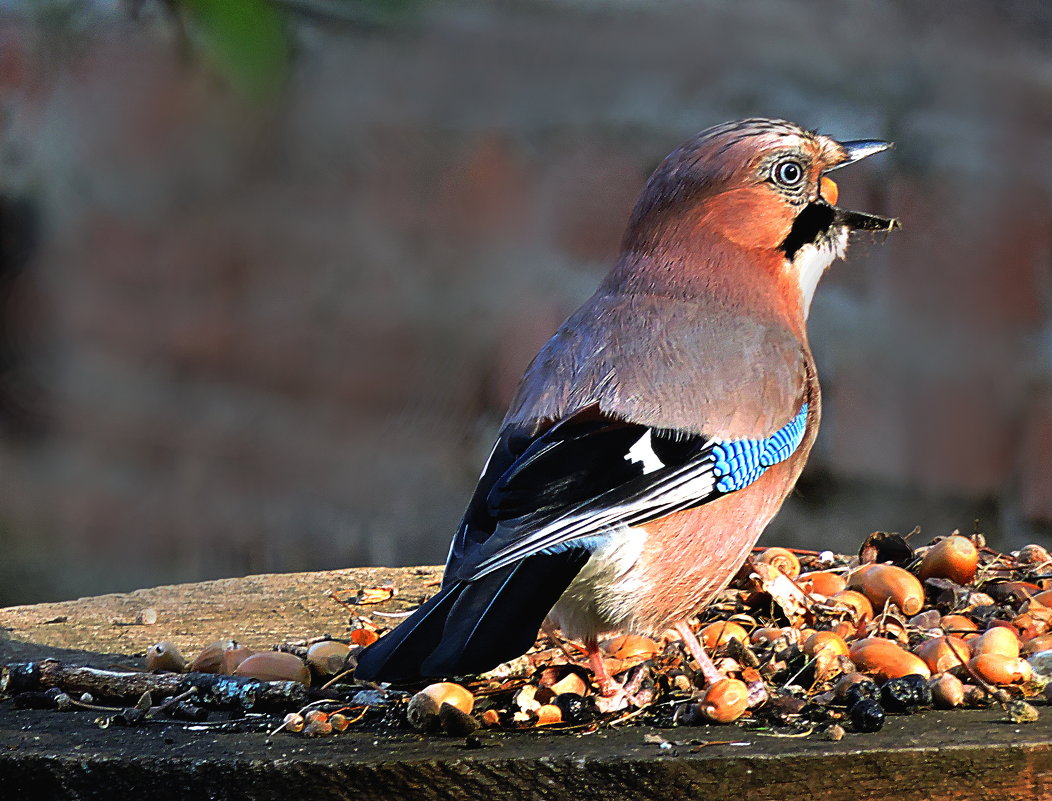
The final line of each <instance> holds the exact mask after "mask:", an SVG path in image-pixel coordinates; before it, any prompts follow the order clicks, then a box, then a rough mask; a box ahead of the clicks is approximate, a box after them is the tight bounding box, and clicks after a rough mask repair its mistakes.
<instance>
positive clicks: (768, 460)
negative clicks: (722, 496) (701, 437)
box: [712, 403, 807, 492]
mask: <svg viewBox="0 0 1052 801" xmlns="http://www.w3.org/2000/svg"><path fill="white" fill-rule="evenodd" d="M806 424H807V404H806V403H805V404H804V405H803V406H802V407H801V408H800V411H799V412H798V413H797V415H796V417H794V418H793V419H792V420H790V421H789V422H788V423H786V424H785V425H784V426H782V427H781V428H780V429H778V430H777V431H775V432H774V433H773V434H771V436H769V437H766V438H765V439H736V440H731V441H730V442H717V443H714V444H713V446H712V455H713V458H715V460H716V464H715V465H713V468H712V472H713V475H714V476H715V477H716V489H718V490H719V491H720V492H735V491H736V490H740V489H742V488H743V487H747V486H748V485H749V484H752V483H753V482H754V481H755V480H756V479H758V478H759V477H760V476H762V475H763V473H764V471H765V470H767V468H768V467H771V466H772V465H776V464H778V463H779V462H784V461H785V460H786V459H788V458H789V457H790V456H791V455H792V453H793V451H795V450H796V449H797V448H798V447H799V446H800V443H801V441H803V438H804V428H805V426H806Z"/></svg>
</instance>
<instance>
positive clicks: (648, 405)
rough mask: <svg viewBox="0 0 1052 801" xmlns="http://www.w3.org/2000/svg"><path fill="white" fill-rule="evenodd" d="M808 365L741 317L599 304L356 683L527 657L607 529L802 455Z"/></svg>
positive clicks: (530, 380)
mask: <svg viewBox="0 0 1052 801" xmlns="http://www.w3.org/2000/svg"><path fill="white" fill-rule="evenodd" d="M809 359H810V354H809V353H808V352H807V350H806V344H803V343H801V341H800V340H799V339H797V338H795V337H793V336H792V335H791V334H790V332H786V331H782V330H780V329H778V328H777V327H771V326H769V325H763V324H762V323H757V322H755V321H752V320H750V319H749V318H748V316H747V315H742V314H740V313H735V311H734V310H733V309H727V308H718V307H717V308H711V309H699V308H698V307H697V305H696V304H695V305H690V304H687V303H681V302H677V301H676V300H675V299H670V298H655V297H646V296H639V297H608V296H604V295H603V294H602V292H600V293H597V295H596V296H595V297H594V298H593V299H592V301H590V302H589V303H587V304H585V306H584V307H582V309H581V310H580V311H578V312H577V313H576V314H575V315H574V316H573V317H571V318H570V319H569V320H568V321H567V322H566V323H565V324H564V325H563V326H562V327H561V328H560V330H559V332H557V333H556V335H555V336H554V337H553V338H552V339H551V340H550V341H549V343H548V344H547V345H546V346H545V347H544V348H543V349H542V350H541V352H540V353H539V354H538V356H537V357H536V359H534V361H533V363H532V364H531V366H530V367H529V369H528V370H527V372H526V375H525V376H524V378H523V381H522V383H521V384H520V388H519V392H518V394H517V396H516V399H515V401H514V402H513V403H512V407H511V410H510V411H509V413H508V416H507V417H506V418H505V422H504V425H502V427H501V434H500V437H499V438H498V441H497V444H496V446H495V447H494V450H493V453H492V454H491V456H490V459H489V460H488V462H487V464H486V467H485V468H484V469H483V474H482V476H481V478H480V479H479V483H478V486H477V488H476V490H475V494H474V496H473V497H472V500H471V502H470V504H469V506H468V510H467V513H466V514H465V516H464V521H463V522H462V523H461V525H460V528H459V529H458V530H457V533H456V536H455V537H454V539H453V543H452V546H451V548H450V552H449V559H448V561H447V563H446V572H445V575H444V577H443V582H442V588H441V590H440V591H439V592H438V593H437V594H436V595H435V596H433V597H432V598H430V599H429V600H428V601H427V602H426V603H425V604H424V605H423V606H421V607H420V608H419V609H417V610H416V611H415V612H414V613H413V615H412V616H410V617H409V618H408V619H407V620H405V621H404V622H403V623H402V624H401V625H400V626H398V627H397V628H396V629H395V630H394V631H392V632H390V633H389V634H387V635H386V636H384V637H382V638H381V639H380V640H379V641H378V642H376V643H375V644H373V645H371V646H369V648H367V649H366V650H365V651H364V652H362V654H361V655H360V657H359V663H358V668H357V670H356V672H355V675H356V677H359V678H363V679H374V680H375V679H378V678H383V679H385V680H387V681H401V680H410V679H416V678H419V677H421V676H443V675H444V676H454V675H463V674H467V673H475V672H478V671H482V670H488V669H490V668H492V667H493V666H494V665H497V664H499V663H500V662H502V661H504V660H507V659H511V658H513V657H515V656H518V655H519V654H521V653H523V651H525V650H526V649H527V648H529V646H530V644H531V643H532V642H533V640H534V637H535V636H536V634H537V628H538V627H539V626H540V624H541V621H542V620H543V619H544V616H545V615H546V614H547V613H548V612H549V610H550V609H551V608H552V606H553V605H554V604H555V603H556V601H557V600H558V599H559V596H560V595H562V593H563V592H564V591H565V589H566V587H568V586H569V585H570V583H571V582H572V581H573V579H574V577H575V576H576V575H577V574H578V572H579V571H580V570H581V568H582V567H583V566H584V565H585V563H586V562H587V561H588V559H589V558H590V556H591V554H592V552H593V550H594V548H595V547H596V545H598V544H599V542H601V541H602V538H603V537H604V535H605V534H606V533H607V532H609V531H611V530H613V529H615V528H617V527H619V526H621V525H632V524H638V523H642V522H644V521H646V520H650V519H654V518H657V517H660V516H662V515H665V514H668V513H670V512H673V511H676V510H677V509H684V508H688V507H690V506H696V505H699V504H702V503H706V502H708V501H710V500H712V499H714V498H717V497H720V496H721V495H724V494H727V493H729V492H734V491H735V490H738V489H741V488H743V487H745V486H747V485H748V484H749V483H751V482H752V481H755V480H756V478H758V477H759V475H760V474H761V473H762V472H763V470H765V469H766V468H767V467H768V466H770V465H771V464H774V463H777V462H779V461H781V460H783V459H785V458H788V456H789V454H790V453H791V452H792V451H793V450H794V449H795V448H797V447H799V444H800V442H801V441H802V438H803V436H804V429H805V421H806V420H807V417H808V415H815V414H817V395H814V396H812V395H811V394H809V392H810V390H809V386H808V377H807V376H808V371H809V369H810V368H809ZM805 403H806V404H810V405H805Z"/></svg>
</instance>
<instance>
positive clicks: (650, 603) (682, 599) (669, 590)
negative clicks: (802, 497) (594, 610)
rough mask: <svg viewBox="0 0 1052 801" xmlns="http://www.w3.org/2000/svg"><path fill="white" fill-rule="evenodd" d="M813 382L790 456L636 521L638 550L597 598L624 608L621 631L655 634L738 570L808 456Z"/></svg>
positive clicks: (814, 408) (813, 426) (813, 428)
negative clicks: (708, 498)
mask: <svg viewBox="0 0 1052 801" xmlns="http://www.w3.org/2000/svg"><path fill="white" fill-rule="evenodd" d="M812 386H813V391H812V393H811V399H810V403H811V408H810V415H809V418H810V419H809V421H808V429H807V432H806V434H805V436H804V440H803V441H802V442H801V443H800V447H799V448H798V449H797V450H796V452H795V453H794V454H793V455H792V456H791V457H790V458H788V459H787V460H785V461H784V462H780V463H779V464H776V465H774V466H772V467H771V468H769V469H768V470H767V471H766V472H765V473H764V474H763V475H762V476H760V478H759V479H757V480H756V481H754V482H753V483H752V484H750V485H749V486H748V487H745V488H744V489H742V490H739V491H737V492H734V493H731V494H730V495H725V496H723V497H722V498H719V499H717V500H715V501H712V502H711V503H707V504H704V505H702V506H698V507H696V508H693V509H687V510H684V511H682V512H677V513H675V514H672V515H669V516H667V517H663V518H661V519H659V520H654V521H651V522H649V523H646V524H644V525H643V526H641V528H643V529H644V530H645V531H646V539H645V542H644V545H643V550H642V553H641V555H640V557H639V559H638V561H637V562H636V564H635V566H634V567H633V568H632V569H631V570H630V571H629V572H628V573H626V574H625V575H624V576H623V577H622V579H621V580H619V581H618V582H616V583H614V584H613V585H612V586H611V587H610V588H609V592H610V594H611V596H610V597H609V598H608V600H607V603H606V604H603V605H604V606H606V607H607V608H620V609H624V610H626V611H627V610H628V609H631V613H630V616H629V617H628V619H626V620H625V621H624V623H623V624H622V625H623V627H624V628H625V629H626V630H630V631H635V632H639V633H650V634H658V633H660V632H661V631H663V630H664V629H666V628H668V626H669V625H671V624H672V623H674V622H676V621H679V620H683V619H684V618H687V617H689V616H690V615H692V614H694V613H696V612H697V611H698V610H699V609H701V608H702V607H703V606H704V605H705V604H706V603H708V602H709V601H710V600H711V599H712V597H713V596H714V595H715V594H716V593H717V592H719V591H720V590H721V589H723V587H725V586H726V584H727V582H728V581H730V579H731V578H732V577H733V575H734V574H735V572H737V570H738V567H739V566H740V565H741V564H742V562H743V561H744V560H745V557H746V556H748V554H749V551H750V549H751V548H752V547H753V545H755V544H756V541H757V540H758V539H759V537H760V534H761V533H763V530H764V528H766V527H767V524H768V523H769V522H770V521H771V519H772V518H773V517H774V516H775V514H777V512H778V510H779V508H781V505H782V503H783V502H784V501H785V499H786V497H787V496H788V495H789V493H790V492H791V491H792V489H793V487H794V486H795V484H796V480H797V479H798V478H799V477H800V472H801V471H802V470H803V467H804V463H805V462H806V461H807V456H808V454H809V453H810V450H811V446H812V445H813V443H814V439H815V434H816V432H817V427H818V417H819V414H820V409H819V403H820V402H819V397H818V389H817V383H816V382H814V383H813V384H812ZM622 593H623V596H622V597H617V596H619V595H622ZM615 598H616V600H615Z"/></svg>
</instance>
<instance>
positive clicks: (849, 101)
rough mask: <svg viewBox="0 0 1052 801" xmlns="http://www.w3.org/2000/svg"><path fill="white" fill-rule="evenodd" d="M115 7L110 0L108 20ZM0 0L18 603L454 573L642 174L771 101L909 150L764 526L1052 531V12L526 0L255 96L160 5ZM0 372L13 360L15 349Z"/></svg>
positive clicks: (863, 172)
mask: <svg viewBox="0 0 1052 801" xmlns="http://www.w3.org/2000/svg"><path fill="white" fill-rule="evenodd" d="M100 5H101V4H100ZM4 9H5V5H4V4H3V3H0V192H3V193H4V195H5V196H6V197H8V198H19V199H27V200H29V201H31V202H32V204H33V207H34V208H35V209H36V212H37V214H38V216H39V224H40V228H41V234H40V242H39V247H38V249H37V250H36V255H35V258H34V259H33V260H32V261H31V262H30V263H29V264H28V265H25V266H24V267H22V268H21V269H20V271H19V272H18V275H17V277H16V278H13V279H11V280H10V281H9V283H10V284H11V286H12V288H10V289H9V290H5V294H3V296H2V299H0V306H2V308H3V309H4V315H5V318H6V319H5V322H6V323H7V324H6V325H5V327H4V332H5V333H4V335H5V336H6V337H7V338H6V340H5V341H4V347H7V348H8V350H9V351H10V352H11V353H12V354H14V357H13V358H12V359H11V360H9V361H10V363H8V364H6V366H5V365H0V390H2V392H0V397H2V398H7V399H8V402H6V403H4V404H2V405H0V410H2V413H3V415H4V423H5V427H4V428H3V439H2V441H0V550H2V552H3V554H4V558H3V559H0V603H3V602H15V601H29V600H36V599H43V598H53V597H62V596H70V595H76V594H79V593H87V592H99V591H105V590H116V589H124V588H131V587H136V586H144V585H148V584H153V583H159V582H167V581H180V580H188V579H196V578H206V577H213V576H220V575H231V574H238V573H245V572H250V571H270V570H297V569H310V568H322V567H337V566H343V565H351V564H369V563H388V564H391V563H419V562H435V561H440V560H441V559H442V558H443V557H444V554H445V548H446V544H447V542H448V537H449V536H450V534H451V532H452V529H453V527H454V526H455V524H456V522H457V519H458V518H459V515H460V513H461V511H462V507H463V505H464V503H465V502H466V499H467V496H468V494H469V492H470V490H471V488H472V486H473V484H474V480H475V478H476V476H477V472H478V469H479V467H480V465H481V462H482V460H483V459H484V457H485V453H486V452H487V451H488V448H489V445H490V442H491V438H492V436H493V434H494V432H495V427H496V425H497V422H498V421H499V419H500V416H501V414H502V413H503V408H504V405H505V404H506V403H507V401H508V399H509V397H510V394H511V392H512V390H513V388H514V385H515V382H516V380H517V378H518V375H519V373H520V372H521V370H522V369H523V367H524V366H525V364H526V362H527V361H528V360H529V358H530V357H531V356H532V354H533V352H534V351H535V350H536V348H537V347H538V346H539V345H540V344H541V343H542V342H543V341H544V340H545V339H546V338H547V336H548V335H549V334H550V333H551V331H552V330H553V329H554V327H555V326H556V325H557V324H558V323H559V322H560V321H561V320H562V319H563V317H565V315H566V314H568V313H569V312H570V311H572V309H573V308H574V307H575V306H576V305H577V304H578V303H579V302H580V301H581V300H583V299H584V298H585V297H587V295H588V294H589V293H590V292H591V290H592V289H593V288H594V286H595V284H596V283H597V281H598V280H599V278H600V277H601V276H602V274H603V272H604V271H605V269H606V267H607V265H608V264H609V263H610V260H611V259H612V258H613V256H614V255H615V254H616V250H617V243H618V239H619V237H620V232H621V228H622V225H623V222H624V220H625V218H626V216H627V213H628V210H629V208H630V207H631V204H632V202H633V201H634V199H635V195H636V193H637V191H638V189H639V188H640V186H641V185H642V182H643V181H644V180H645V177H646V175H647V174H648V172H649V171H650V170H651V169H652V168H653V167H654V165H655V164H656V163H657V162H658V161H659V160H660V158H661V157H663V156H664V155H665V153H667V152H668V151H669V150H671V149H672V148H673V147H675V146H676V145H677V144H678V143H679V142H680V141H681V140H682V139H684V138H685V137H686V136H688V135H690V134H691V133H693V132H695V131H697V130H700V129H701V128H703V127H706V126H708V125H710V124H713V123H716V122H720V121H723V120H725V119H732V118H736V117H741V116H747V115H756V114H761V115H768V116H784V117H787V118H789V119H793V120H796V121H798V122H801V123H803V124H805V125H808V126H811V127H816V128H820V129H821V130H823V131H826V132H829V133H831V134H834V135H838V136H843V137H845V138H858V137H886V138H891V139H894V140H896V142H897V143H898V144H897V149H896V150H895V151H893V153H891V154H890V156H882V157H880V158H878V159H874V160H872V161H871V162H866V163H864V164H862V165H859V166H858V167H857V168H854V169H853V170H852V171H845V172H844V173H840V174H838V180H839V181H840V183H841V197H842V198H843V202H844V203H846V204H849V205H851V206H853V207H855V208H860V209H865V210H871V211H874V212H880V213H888V214H894V215H896V216H900V217H901V218H902V219H903V222H904V229H903V230H902V231H900V232H898V233H896V234H895V235H894V236H892V237H889V238H888V239H887V241H886V242H880V241H876V242H867V241H862V242H859V243H857V245H856V246H855V248H854V249H853V253H852V256H851V259H850V261H849V263H846V264H840V265H837V266H836V268H835V269H834V272H833V273H832V274H831V275H830V276H829V277H828V279H827V280H826V282H825V283H824V284H823V286H822V288H821V289H820V291H819V293H818V296H817V298H816V300H815V304H814V308H813V312H812V318H811V329H812V339H813V344H814V348H815V351H816V355H817V357H818V361H819V366H820V370H821V372H822V378H823V385H824V388H825V392H826V418H825V421H824V426H823V429H822V432H821V434H820V437H819V443H818V446H817V448H816V451H815V455H814V457H813V459H812V463H811V465H810V467H809V469H808V472H807V474H806V475H805V477H804V480H803V481H802V483H801V487H800V491H799V492H798V493H797V495H796V496H795V497H794V498H793V499H792V500H791V502H790V504H789V505H788V506H787V508H786V509H785V511H784V513H783V515H782V516H781V517H780V518H779V520H778V521H776V523H775V524H774V526H773V527H772V530H771V532H770V533H769V535H768V536H769V539H772V540H775V539H777V540H778V541H780V542H784V543H791V544H796V545H801V546H805V545H810V546H814V547H823V548H824V547H833V548H836V547H844V548H849V547H852V546H853V545H854V543H856V542H857V541H858V540H859V539H860V538H861V537H862V536H863V535H864V534H865V533H867V532H868V531H870V530H872V529H875V528H887V529H899V530H908V529H910V528H912V527H913V526H914V525H915V524H920V525H922V526H923V527H924V530H925V532H926V533H931V534H935V533H944V532H945V531H946V530H948V529H950V528H952V527H957V526H960V527H962V528H969V529H970V528H971V526H972V525H973V521H974V520H975V519H977V518H978V519H979V524H980V526H981V528H983V529H984V530H986V531H988V532H990V533H991V535H992V536H994V537H998V538H1000V540H999V541H1000V542H1002V543H1004V544H1016V545H1018V544H1021V543H1022V542H1024V541H1029V540H1031V539H1034V538H1035V537H1036V538H1039V539H1040V538H1041V537H1043V536H1044V532H1045V531H1047V530H1048V528H1047V527H1048V524H1049V522H1050V521H1052V470H1049V464H1048V463H1049V453H1050V452H1052V324H1050V317H1049V301H1050V286H1049V273H1050V266H1052V242H1050V237H1052V167H1050V165H1052V158H1050V156H1052V147H1050V144H1052V142H1050V130H1052V102H1050V101H1052V79H1050V74H1049V72H1048V68H1047V52H1046V42H1047V39H1048V36H1049V35H1050V33H1052V14H1050V12H1049V11H1048V8H1047V7H1046V6H1045V5H1043V4H1041V3H1039V2H1036V0H1035V2H1032V3H1028V2H1006V3H999V4H996V5H992V4H985V3H979V2H952V3H951V2H948V0H947V2H931V3H925V4H924V5H923V6H921V7H918V6H917V5H916V4H913V3H907V2H897V3H884V4H872V5H870V4H855V5H851V6H844V5H843V4H842V3H838V2H832V0H829V2H813V3H806V4H799V5H798V4H793V5H788V4H781V3H774V2H750V3H738V4H724V3H716V2H702V3H691V4H672V5H669V6H665V7H663V8H662V9H661V10H652V9H651V8H650V7H649V5H645V4H635V3H620V4H612V3H599V2H586V3H571V2H541V1H540V0H537V1H536V2H522V3H518V4H512V5H510V6H506V7H502V8H497V7H492V8H477V7H475V6H473V5H467V4H465V5H458V4H447V5H441V6H436V7H433V8H431V7H428V9H427V10H426V11H424V10H422V11H421V12H419V13H418V14H417V15H416V16H415V17H413V18H411V19H410V20H408V21H407V22H406V23H404V24H403V25H400V26H398V27H397V28H393V29H380V30H359V29H356V28H354V27H348V26H345V25H328V24H325V23H324V22H320V21H317V20H305V19H300V20H297V21H296V23H295V26H294V29H293V34H294V37H295V40H296V44H297V47H296V58H295V61H294V70H293V74H292V76H291V79H290V83H289V86H288V87H287V90H286V91H285V92H284V93H283V94H282V96H281V97H280V98H279V100H278V101H277V102H276V103H275V104H274V105H273V106H271V107H268V108H266V109H246V108H245V107H244V106H243V105H240V104H238V103H237V102H236V101H233V100H232V99H231V98H230V97H229V95H228V94H227V93H226V92H225V91H223V89H222V87H221V86H219V85H218V81H217V80H216V79H215V77H214V76H210V75H208V74H207V73H206V72H203V71H202V70H200V69H193V68H190V69H188V68H187V67H186V65H185V64H184V63H183V61H181V60H180V58H179V57H178V53H177V52H176V50H175V48H174V47H173V46H172V44H171V42H172V39H171V32H170V30H169V29H168V27H167V26H166V24H165V22H164V20H163V18H158V17H156V16H152V17H147V18H146V19H145V20H140V21H138V22H131V21H128V20H126V19H124V18H123V17H120V16H116V15H113V13H112V12H107V11H105V9H103V10H101V11H98V12H85V16H84V17H83V18H78V19H77V20H74V23H71V24H70V26H69V28H67V29H64V30H62V31H58V30H56V29H55V28H54V27H49V24H47V23H45V22H42V21H40V20H39V19H31V18H26V17H22V16H19V14H18V8H17V7H15V8H13V9H12V8H11V7H7V11H6V12H5V11H4ZM0 350H2V348H0Z"/></svg>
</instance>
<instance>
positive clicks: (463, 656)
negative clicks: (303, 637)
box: [355, 548, 590, 682]
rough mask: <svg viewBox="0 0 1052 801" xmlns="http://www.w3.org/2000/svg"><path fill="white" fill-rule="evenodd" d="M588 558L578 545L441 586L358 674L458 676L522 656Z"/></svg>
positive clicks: (365, 658)
mask: <svg viewBox="0 0 1052 801" xmlns="http://www.w3.org/2000/svg"><path fill="white" fill-rule="evenodd" d="M589 556H590V554H589V552H588V551H587V550H585V549H583V548H580V549H570V550H567V551H564V552H562V553H559V554H557V555H538V556H531V557H529V558H528V559H525V560H523V561H522V562H517V563H515V564H513V565H509V566H508V567H506V568H503V569H500V570H495V571H493V572H492V573H489V574H487V575H486V576H483V577H482V578H480V579H477V580H475V581H470V582H468V581H459V582H454V583H452V584H450V585H448V586H446V587H444V588H443V589H442V590H441V591H440V592H439V593H438V594H437V595H435V596H434V597H433V598H431V599H430V600H428V602H427V603H425V604H424V605H423V606H422V607H420V608H419V609H418V610H417V611H416V612H414V613H413V614H412V615H411V616H410V617H409V618H408V619H406V620H405V621H404V622H403V623H402V624H401V625H400V626H398V628H396V629H395V630H394V631H392V632H390V633H388V634H387V635H385V636H384V637H381V638H380V640H379V641H377V642H376V643H374V644H373V645H371V646H369V647H368V648H366V649H365V650H364V651H363V652H362V654H361V656H360V657H359V659H358V668H357V669H356V670H355V677H356V678H361V679H365V680H367V681H389V682H407V681H413V680H415V679H420V678H423V677H440V676H461V675H467V674H472V673H481V672H484V671H486V670H491V669H492V668H494V667H496V666H497V665H499V664H500V663H501V662H506V661H507V660H509V659H514V658H515V657H517V656H520V655H521V654H523V653H525V652H526V651H527V650H528V649H529V647H530V646H531V645H532V644H533V641H534V639H535V638H536V637H537V630H538V629H539V628H540V625H541V623H542V622H543V620H544V618H545V616H546V615H547V614H548V612H549V611H551V608H552V607H553V606H554V605H555V602H556V601H557V600H559V596H560V595H562V593H563V591H564V590H565V589H566V588H567V587H568V586H569V585H570V582H571V581H573V578H574V576H576V575H577V573H578V572H579V571H580V569H581V568H582V567H583V566H584V563H585V562H587V561H588V557H589Z"/></svg>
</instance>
